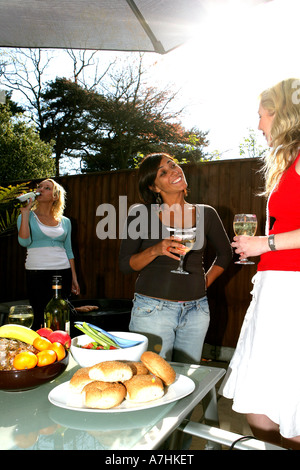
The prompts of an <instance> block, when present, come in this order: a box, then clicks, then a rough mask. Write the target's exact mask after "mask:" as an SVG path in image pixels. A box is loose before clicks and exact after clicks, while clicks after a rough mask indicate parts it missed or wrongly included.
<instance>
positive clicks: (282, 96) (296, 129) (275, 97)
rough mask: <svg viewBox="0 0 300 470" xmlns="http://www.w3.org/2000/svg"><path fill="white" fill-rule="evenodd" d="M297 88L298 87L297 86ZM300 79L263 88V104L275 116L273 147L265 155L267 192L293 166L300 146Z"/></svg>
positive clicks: (271, 136) (266, 193) (272, 132)
mask: <svg viewBox="0 0 300 470" xmlns="http://www.w3.org/2000/svg"><path fill="white" fill-rule="evenodd" d="M297 88H298V89H297ZM299 89H300V80H298V79H296V78H290V79H287V80H283V81H281V82H279V83H277V85H275V86H273V87H272V88H269V89H267V90H265V91H263V92H262V93H261V95H260V103H261V106H262V107H263V108H264V109H265V110H266V111H268V113H269V114H270V115H271V116H273V115H274V119H273V122H272V126H271V133H270V138H271V145H272V149H271V151H270V153H269V154H268V155H267V156H264V157H263V158H264V168H263V171H264V174H265V192H264V194H265V195H268V194H270V192H271V191H272V189H273V188H274V187H275V186H276V184H277V183H278V182H279V179H280V178H281V176H282V174H283V172H284V171H285V170H287V168H288V167H289V166H290V165H292V163H293V162H294V161H295V159H296V157H297V155H298V154H299V146H300V99H299V93H300V90H299Z"/></svg>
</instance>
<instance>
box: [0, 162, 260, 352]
mask: <svg viewBox="0 0 300 470" xmlns="http://www.w3.org/2000/svg"><path fill="white" fill-rule="evenodd" d="M260 166H261V163H260V162H259V161H258V160H256V159H237V160H223V161H215V162H205V163H201V164H198V165H189V164H188V165H185V166H184V171H185V174H186V178H187V181H188V184H189V191H190V192H189V197H188V200H189V202H192V203H205V204H209V205H212V206H213V207H215V209H216V210H217V211H218V213H219V215H220V217H221V219H222V222H223V224H224V227H225V229H226V231H227V233H228V236H229V238H230V239H232V237H233V229H232V220H233V216H234V214H235V213H239V212H248V213H252V212H254V213H256V214H257V217H258V221H259V231H258V233H259V234H263V232H264V224H265V199H264V198H263V197H259V196H256V194H257V193H258V192H259V190H261V188H262V178H261V174H260V173H259V171H258V170H259V168H260ZM136 173H137V172H136V170H123V171H116V172H108V173H97V174H96V173H93V174H90V175H74V176H65V177H61V178H59V181H60V183H61V184H62V185H63V186H64V188H65V189H66V191H67V205H66V211H65V215H66V216H68V217H70V219H71V221H72V239H73V249H74V254H75V258H76V267H77V272H78V278H79V283H80V287H81V296H80V298H82V299H96V298H127V299H130V298H132V296H133V293H134V283H135V279H136V274H132V275H126V276H125V275H123V274H122V273H121V272H120V271H119V268H118V253H119V247H120V240H119V237H118V236H119V230H120V227H119V209H120V208H119V202H120V196H123V197H124V198H125V197H126V199H125V202H127V207H125V209H126V210H125V215H126V211H127V210H128V208H129V206H130V205H132V204H134V203H136V202H139V197H138V190H137V178H136V176H137V174H136ZM123 202H124V199H123ZM101 204H111V205H112V206H113V207H115V208H116V209H117V210H116V214H117V225H116V229H117V230H116V232H117V233H116V235H117V238H116V239H105V240H100V239H99V238H98V237H97V234H96V229H97V224H98V223H99V222H100V221H101V220H102V219H103V216H102V217H101V216H97V215H96V211H97V207H98V206H100V205H101ZM123 216H124V214H123ZM212 259H213V258H212V253H211V252H208V254H207V259H206V263H209V262H211V260H212ZM24 261H25V250H24V249H23V248H22V247H20V246H19V244H18V242H17V234H16V233H15V234H13V235H11V236H9V237H0V286H1V288H0V302H8V301H14V300H21V299H26V297H27V295H26V285H25V270H24ZM255 261H258V260H257V259H256V260H255ZM255 272H256V265H255V266H244V267H240V266H238V265H235V264H234V263H232V264H231V265H230V267H229V269H228V270H227V272H226V273H225V274H224V275H223V276H222V277H221V278H220V279H219V280H217V282H216V283H215V284H214V285H213V286H212V287H211V288H210V289H209V293H208V294H209V300H210V306H211V325H210V328H209V332H208V335H207V342H209V343H210V344H214V345H217V346H228V347H235V345H236V341H237V339H238V335H239V332H240V328H241V325H242V322H243V318H244V315H245V313H246V309H247V306H248V304H249V301H250V291H251V288H252V284H251V278H252V277H253V275H254V274H255Z"/></svg>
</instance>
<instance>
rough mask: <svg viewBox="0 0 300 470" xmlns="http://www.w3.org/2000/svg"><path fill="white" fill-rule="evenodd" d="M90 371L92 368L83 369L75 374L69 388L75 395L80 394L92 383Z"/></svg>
mask: <svg viewBox="0 0 300 470" xmlns="http://www.w3.org/2000/svg"><path fill="white" fill-rule="evenodd" d="M89 370H90V367H82V368H81V369H78V370H77V371H76V372H75V374H74V375H73V377H72V378H71V380H70V384H69V388H70V390H71V391H72V392H73V393H80V392H81V391H82V389H83V387H84V386H85V385H87V384H88V383H90V382H92V379H91V378H90V376H89Z"/></svg>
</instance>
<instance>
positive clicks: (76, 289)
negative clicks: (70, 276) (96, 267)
mask: <svg viewBox="0 0 300 470" xmlns="http://www.w3.org/2000/svg"><path fill="white" fill-rule="evenodd" d="M72 294H75V295H79V294H80V287H79V284H78V282H77V280H73V281H72Z"/></svg>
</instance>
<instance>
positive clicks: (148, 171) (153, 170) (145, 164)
mask: <svg viewBox="0 0 300 470" xmlns="http://www.w3.org/2000/svg"><path fill="white" fill-rule="evenodd" d="M163 157H166V158H168V159H169V160H172V161H175V160H174V158H172V157H171V156H170V155H169V154H167V153H151V154H149V155H147V156H146V157H145V158H144V159H143V160H142V162H141V164H140V166H139V173H138V185H139V194H140V198H141V199H142V201H143V202H144V203H145V204H155V203H156V202H157V193H155V192H154V191H152V189H151V187H152V186H154V182H155V179H156V176H157V171H158V168H159V166H160V162H161V159H162V158H163ZM175 163H176V162H175ZM184 195H185V196H186V195H187V190H185V191H184ZM162 202H163V201H162Z"/></svg>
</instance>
